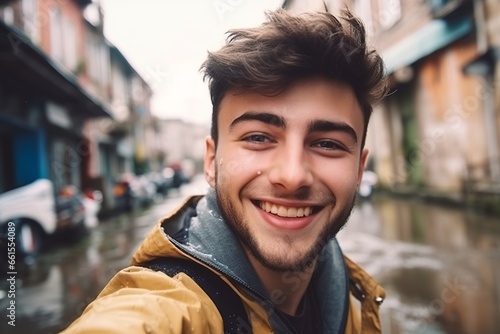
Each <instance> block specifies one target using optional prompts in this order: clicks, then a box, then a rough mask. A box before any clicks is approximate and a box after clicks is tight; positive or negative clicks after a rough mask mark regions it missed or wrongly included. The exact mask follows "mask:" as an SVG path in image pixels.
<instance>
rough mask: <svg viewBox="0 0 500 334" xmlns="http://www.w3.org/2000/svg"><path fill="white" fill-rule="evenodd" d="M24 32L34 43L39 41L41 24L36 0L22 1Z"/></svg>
mask: <svg viewBox="0 0 500 334" xmlns="http://www.w3.org/2000/svg"><path fill="white" fill-rule="evenodd" d="M21 5H22V10H23V14H22V16H23V20H22V21H23V26H24V31H25V32H26V34H27V35H28V36H30V37H31V39H32V40H33V41H34V42H38V41H39V38H40V36H39V24H40V23H39V22H38V19H39V18H38V12H37V7H36V2H35V0H22V3H21Z"/></svg>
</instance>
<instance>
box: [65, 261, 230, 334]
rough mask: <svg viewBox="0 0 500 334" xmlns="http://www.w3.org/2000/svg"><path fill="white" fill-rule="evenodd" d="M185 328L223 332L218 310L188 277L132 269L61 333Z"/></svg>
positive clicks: (111, 283) (119, 275)
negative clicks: (187, 326)
mask: <svg viewBox="0 0 500 334" xmlns="http://www.w3.org/2000/svg"><path fill="white" fill-rule="evenodd" d="M166 310H168V312H167V311H166ZM186 325H189V326H190V328H189V331H190V333H191V332H192V333H200V334H201V333H222V332H223V327H222V318H221V316H220V314H219V312H218V311H217V308H216V307H215V305H214V304H213V302H212V301H211V300H210V298H209V297H208V296H207V295H206V294H205V292H204V291H203V290H202V289H201V288H200V287H199V286H198V285H197V284H196V283H195V282H194V281H193V280H192V279H191V278H190V277H188V276H187V275H185V274H183V273H179V274H177V275H175V276H174V277H169V276H167V275H165V274H164V273H161V272H155V271H153V270H150V269H147V268H143V267H134V266H132V267H128V268H125V269H123V270H121V271H120V272H118V273H117V274H116V275H115V276H114V277H113V278H112V279H111V280H110V281H109V283H108V284H107V286H106V287H105V288H104V289H103V290H102V292H101V293H100V294H99V296H98V297H97V298H96V300H94V301H93V302H92V303H91V304H90V305H89V306H88V307H87V308H86V309H85V311H84V312H83V314H82V315H81V316H80V317H79V318H78V319H76V320H75V321H74V322H73V323H72V324H71V325H70V326H69V327H68V328H67V329H66V330H65V331H63V332H62V333H65V334H69V333H143V332H146V333H148V332H151V333H156V332H158V333H184V332H185V331H186V328H185V326H186Z"/></svg>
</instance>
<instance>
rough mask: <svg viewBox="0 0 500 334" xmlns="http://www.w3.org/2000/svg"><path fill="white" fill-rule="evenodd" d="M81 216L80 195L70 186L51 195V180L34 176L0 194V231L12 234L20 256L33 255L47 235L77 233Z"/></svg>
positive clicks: (82, 212) (81, 224) (41, 246)
mask: <svg viewBox="0 0 500 334" xmlns="http://www.w3.org/2000/svg"><path fill="white" fill-rule="evenodd" d="M84 220H85V207H84V205H83V201H82V196H81V193H80V192H79V191H78V190H77V189H76V187H73V186H66V187H63V188H62V189H61V190H60V191H59V192H58V193H57V195H54V186H53V184H52V181H50V180H48V179H38V180H36V181H34V182H32V183H30V184H28V185H25V186H23V187H19V188H16V189H13V190H10V191H7V192H5V193H3V194H0V233H1V234H2V235H3V236H4V237H5V236H8V237H13V238H12V239H11V240H14V241H15V246H16V252H17V253H18V254H19V255H20V256H22V257H26V256H34V255H37V254H38V253H39V252H40V251H41V250H42V248H43V246H44V245H45V243H46V241H47V238H48V237H49V236H56V235H57V234H63V233H64V234H66V232H67V233H68V234H67V236H69V237H71V238H73V237H76V236H79V235H80V234H81V233H82V232H83V231H85V223H84Z"/></svg>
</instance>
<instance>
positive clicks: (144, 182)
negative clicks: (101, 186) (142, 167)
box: [113, 173, 156, 212]
mask: <svg viewBox="0 0 500 334" xmlns="http://www.w3.org/2000/svg"><path fill="white" fill-rule="evenodd" d="M113 194H114V197H115V207H116V210H117V211H120V212H121V211H134V210H136V209H138V208H140V207H144V206H147V205H150V204H151V203H153V201H154V198H155V194H156V186H155V185H154V183H153V182H152V181H151V180H150V179H148V177H146V176H145V175H140V176H137V175H135V174H132V173H125V174H123V175H121V176H120V178H119V179H118V180H117V181H116V182H115V185H114V188H113Z"/></svg>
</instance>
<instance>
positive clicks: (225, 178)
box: [205, 79, 367, 271]
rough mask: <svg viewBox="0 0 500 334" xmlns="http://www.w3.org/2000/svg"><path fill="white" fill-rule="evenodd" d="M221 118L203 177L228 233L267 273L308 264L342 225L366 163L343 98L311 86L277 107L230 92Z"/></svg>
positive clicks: (335, 87) (347, 96)
mask: <svg viewBox="0 0 500 334" xmlns="http://www.w3.org/2000/svg"><path fill="white" fill-rule="evenodd" d="M219 110H220V112H219V117H218V126H219V140H218V145H217V148H216V147H215V146H214V142H213V140H212V139H211V138H208V139H207V152H206V156H205V174H206V177H207V180H208V182H209V183H210V185H211V186H212V187H214V188H215V190H216V194H217V199H218V202H219V206H220V209H221V212H222V214H223V216H224V218H225V219H226V221H227V223H228V224H229V225H230V226H231V227H232V229H233V230H234V231H235V232H236V233H237V235H238V236H239V238H240V241H241V242H242V244H243V246H244V247H245V249H246V251H247V254H248V255H249V256H253V257H254V258H255V259H256V260H258V261H259V262H260V263H261V264H262V265H264V266H265V267H267V268H269V269H272V270H277V271H288V270H296V269H299V268H300V267H302V266H304V265H305V264H306V263H311V262H313V261H314V259H315V258H316V257H317V255H318V253H319V251H321V249H322V248H323V246H324V245H325V244H326V242H327V241H328V240H330V239H331V238H332V237H333V236H335V234H336V233H337V232H338V231H339V229H340V228H341V227H342V226H343V225H344V224H345V222H346V220H347V218H348V217H349V215H350V212H351V210H352V208H353V206H354V202H355V197H356V192H357V186H358V185H359V183H360V180H361V175H362V172H363V168H364V163H365V160H366V156H367V151H366V150H363V151H362V150H361V146H360V145H361V141H362V138H361V136H362V134H363V116H362V113H361V109H360V107H359V106H358V103H357V101H356V98H355V96H354V94H353V92H352V90H351V88H350V87H349V86H347V85H344V84H341V83H338V82H333V81H327V80H323V79H311V80H305V81H299V82H297V83H295V84H293V85H292V86H291V87H290V89H288V90H287V91H286V92H285V93H283V94H281V95H279V96H275V97H266V96H263V95H260V94H256V93H249V92H243V93H241V92H229V93H228V94H226V96H225V97H224V98H223V99H222V101H221V104H220V109H219Z"/></svg>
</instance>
